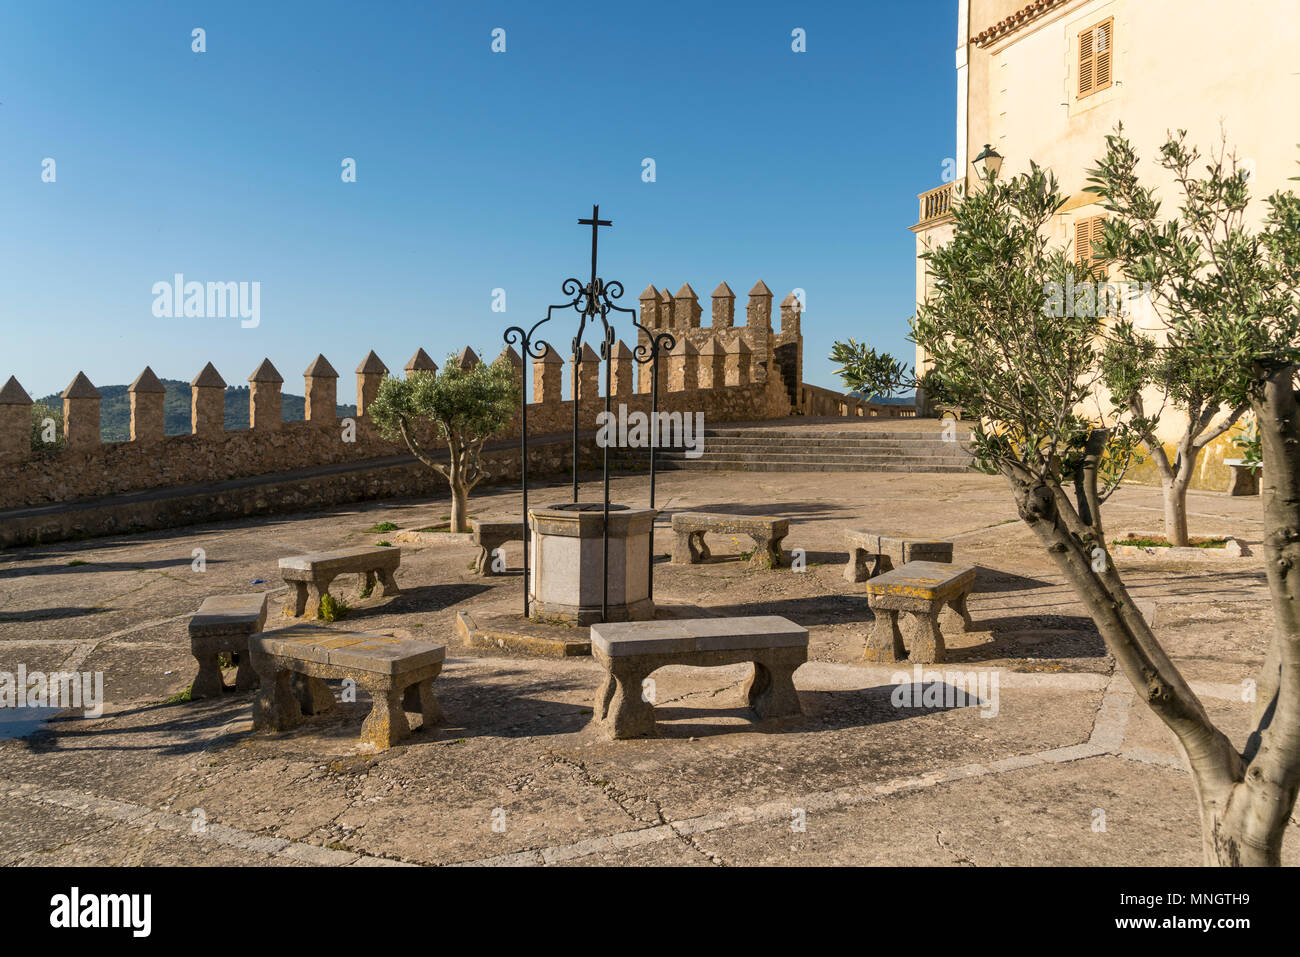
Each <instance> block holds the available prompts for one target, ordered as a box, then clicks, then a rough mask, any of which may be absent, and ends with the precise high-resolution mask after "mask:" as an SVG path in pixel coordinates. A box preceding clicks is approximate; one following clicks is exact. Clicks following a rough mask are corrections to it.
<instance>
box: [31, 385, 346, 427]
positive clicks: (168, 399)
mask: <svg viewBox="0 0 1300 957" xmlns="http://www.w3.org/2000/svg"><path fill="white" fill-rule="evenodd" d="M161 381H162V384H163V385H164V386H166V388H167V394H166V395H165V396H164V397H163V417H164V422H163V428H164V429H165V430H166V433H167V434H168V435H189V434H190V384H189V383H188V382H182V381H181V380H180V379H163V380H161ZM96 388H98V389H99V394H100V396H102V398H101V399H100V403H99V436H100V438H101V439H102V440H103V441H105V442H125V441H127V440H128V439H130V438H131V396H130V393H129V392H127V390H128V389H129V388H130V386H125V385H101V386H97V387H96ZM39 401H41V402H44V403H45V404H46V405H48V406H50V407H51V408H53V409H57V410H62V408H63V399H62V397H61V396H59V395H47V396H46V397H45V398H43V399H40V400H39ZM280 408H281V412H282V415H283V416H284V421H286V422H301V421H302V420H303V419H305V418H306V417H307V412H306V408H307V400H306V399H305V398H303V397H302V396H300V395H291V394H290V393H288V392H282V393H281V394H280ZM337 408H338V414H339V415H340V416H345V415H356V414H357V407H356V406H355V405H340V406H338V407H337ZM226 428H227V429H246V428H248V386H246V385H245V386H239V387H237V388H236V387H234V386H231V387H229V388H227V389H226Z"/></svg>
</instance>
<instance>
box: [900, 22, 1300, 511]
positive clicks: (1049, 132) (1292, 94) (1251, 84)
mask: <svg viewBox="0 0 1300 957" xmlns="http://www.w3.org/2000/svg"><path fill="white" fill-rule="evenodd" d="M1298 41H1300V2H1297V0H1035V2H1029V3H1026V2H1025V0H958V2H957V47H956V62H955V66H956V84H957V116H956V154H955V164H954V168H955V172H956V177H955V179H953V180H952V181H951V182H948V183H944V184H942V185H939V186H937V187H935V188H931V189H928V190H927V191H926V192H923V193H921V194H920V197H919V199H920V210H919V215H918V219H917V222H916V224H915V225H914V226H912V227H911V229H912V231H913V232H914V233H915V234H916V251H917V255H918V257H919V255H920V253H921V252H922V251H923V250H924V249H925V247H926V246H927V245H929V244H936V243H943V242H946V241H947V240H948V239H950V238H951V236H952V225H951V224H952V216H951V212H950V210H951V204H952V202H953V200H954V198H959V197H960V196H961V195H962V194H963V192H964V191H965V190H966V189H969V188H971V187H973V186H974V184H975V182H976V177H975V172H974V170H973V168H972V167H971V160H972V159H974V157H975V156H976V155H977V154H978V153H980V152H981V150H982V149H983V147H984V144H986V143H987V144H991V145H992V146H993V148H994V149H995V150H996V151H997V152H998V153H1000V154H1001V155H1002V156H1003V157H1004V160H1003V166H1002V172H1001V175H1002V176H1004V177H1005V176H1013V175H1015V174H1017V173H1020V172H1024V171H1025V170H1027V169H1028V166H1029V161H1030V160H1031V159H1032V160H1034V161H1035V162H1037V163H1038V164H1039V165H1041V166H1047V167H1050V168H1051V169H1052V171H1053V172H1054V173H1055V174H1056V177H1057V179H1058V180H1059V182H1060V185H1061V190H1062V192H1063V193H1064V194H1065V195H1067V196H1068V197H1069V199H1068V201H1067V202H1066V203H1065V205H1064V207H1063V208H1062V210H1061V212H1060V214H1059V215H1058V216H1057V218H1056V219H1057V221H1056V223H1055V224H1054V230H1055V233H1056V235H1055V236H1054V237H1053V238H1054V239H1055V240H1057V241H1058V242H1059V243H1061V244H1066V243H1069V244H1075V243H1076V242H1077V241H1078V242H1082V241H1083V240H1084V239H1085V238H1086V237H1087V236H1089V235H1090V230H1091V229H1092V228H1095V223H1096V217H1098V216H1100V215H1101V214H1102V212H1103V211H1102V210H1101V209H1100V208H1099V207H1098V206H1097V205H1096V204H1095V202H1094V199H1095V198H1094V197H1093V196H1092V195H1091V194H1087V193H1084V192H1083V188H1084V185H1085V179H1086V172H1085V171H1086V170H1087V169H1088V168H1089V167H1091V166H1093V165H1095V160H1096V159H1097V158H1098V157H1099V156H1101V155H1102V153H1103V152H1104V150H1105V136H1106V134H1107V133H1109V132H1111V131H1112V130H1113V129H1114V127H1115V125H1116V123H1118V122H1120V121H1122V122H1123V124H1124V128H1125V133H1126V135H1127V136H1128V137H1129V139H1130V140H1131V141H1132V142H1133V145H1134V148H1135V149H1137V151H1138V154H1139V155H1140V156H1141V157H1142V160H1143V162H1142V167H1141V169H1140V173H1141V175H1142V177H1143V181H1144V182H1148V183H1153V184H1155V185H1157V186H1158V187H1160V189H1161V194H1162V197H1163V198H1164V199H1165V203H1166V208H1167V209H1169V210H1170V211H1171V213H1172V211H1173V210H1175V209H1176V208H1177V205H1178V191H1177V189H1176V187H1175V185H1174V184H1173V183H1172V181H1171V180H1170V178H1169V177H1168V176H1167V174H1165V173H1164V171H1163V170H1161V169H1159V168H1158V167H1157V166H1156V165H1155V164H1154V163H1153V162H1152V157H1153V156H1154V155H1155V154H1156V151H1157V148H1158V147H1159V146H1160V144H1161V143H1163V142H1164V140H1165V134H1166V131H1167V130H1172V129H1185V130H1187V134H1188V141H1189V142H1190V143H1192V144H1195V145H1197V146H1198V147H1200V149H1201V151H1202V154H1205V153H1206V152H1207V151H1209V150H1211V149H1218V147H1219V145H1220V142H1221V138H1222V137H1224V136H1226V142H1227V145H1228V147H1229V148H1230V149H1231V150H1234V151H1235V152H1236V154H1237V156H1238V158H1239V160H1241V161H1242V162H1243V163H1245V164H1246V165H1248V167H1249V168H1250V169H1252V170H1253V185H1252V196H1253V197H1255V198H1254V199H1253V200H1252V208H1251V214H1252V216H1251V218H1252V219H1253V220H1255V221H1256V222H1258V220H1259V219H1260V217H1261V216H1262V215H1263V210H1264V204H1263V197H1266V196H1268V195H1269V194H1270V193H1271V192H1273V191H1274V190H1276V189H1285V188H1297V185H1298V184H1296V183H1294V182H1291V183H1288V179H1289V178H1290V177H1293V176H1296V175H1300V166H1297V160H1298V159H1300V146H1298V145H1297V144H1300V52H1297V50H1298V46H1297V44H1298ZM920 185H924V184H920ZM924 267H925V263H924V261H923V260H921V259H920V258H918V259H917V265H916V297H917V302H918V303H919V302H921V301H923V300H924V297H925V293H926V275H925V268H924ZM916 361H917V369H918V370H923V369H924V368H925V367H926V366H925V356H924V354H922V353H921V351H920V350H919V349H918V352H917V356H916ZM1177 428H1180V425H1179V424H1178V423H1174V422H1172V421H1171V422H1168V423H1166V425H1165V428H1164V433H1165V435H1166V436H1167V435H1168V434H1169V433H1170V432H1172V431H1174V430H1175V429H1177ZM1223 445H1224V443H1223V440H1220V442H1219V443H1218V447H1217V448H1215V447H1211V448H1210V449H1207V455H1206V456H1205V459H1206V461H1205V462H1203V463H1202V470H1203V471H1204V473H1205V474H1204V475H1203V476H1202V477H1201V479H1202V480H1201V482H1199V483H1198V484H1203V485H1208V486H1210V487H1223V484H1224V483H1226V473H1225V472H1224V470H1223V467H1222V464H1221V462H1222V458H1223Z"/></svg>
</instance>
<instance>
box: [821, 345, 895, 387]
mask: <svg viewBox="0 0 1300 957" xmlns="http://www.w3.org/2000/svg"><path fill="white" fill-rule="evenodd" d="M830 360H831V361H832V362H834V363H835V364H836V365H838V366H839V376H840V379H841V380H843V382H844V384H845V385H846V386H848V387H849V388H850V389H852V390H853V391H854V392H857V393H859V394H860V395H862V396H864V397H866V398H871V397H872V396H877V395H879V396H891V395H893V394H894V393H895V392H897V391H898V390H899V389H901V388H903V387H904V386H908V385H915V382H914V380H913V379H912V378H911V377H910V376H909V374H908V368H907V366H906V365H905V364H904V363H902V362H899V361H898V360H897V359H895V358H894V357H893V356H892V355H890V354H889V353H888V352H877V351H876V350H875V348H874V347H872V346H869V345H867V344H866V343H865V342H858V341H857V340H856V339H849V340H848V341H847V342H838V341H837V342H836V343H834V345H832V346H831V354H830Z"/></svg>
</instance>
